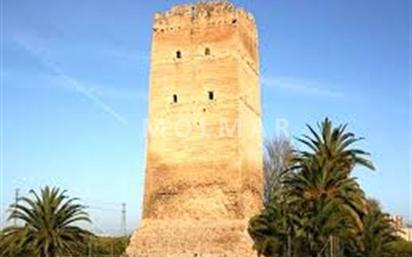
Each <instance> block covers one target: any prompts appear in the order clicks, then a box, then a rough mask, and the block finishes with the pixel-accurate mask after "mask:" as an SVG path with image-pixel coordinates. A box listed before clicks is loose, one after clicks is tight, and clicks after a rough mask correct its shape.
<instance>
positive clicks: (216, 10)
mask: <svg viewBox="0 0 412 257" xmlns="http://www.w3.org/2000/svg"><path fill="white" fill-rule="evenodd" d="M222 15H224V16H226V15H230V16H232V17H233V18H244V19H246V20H248V21H249V22H251V23H252V24H255V19H254V17H253V15H252V14H251V13H250V12H248V11H246V10H245V9H244V8H241V7H236V6H235V5H234V4H233V3H231V2H228V1H200V2H197V3H194V4H180V5H175V6H173V7H172V8H170V9H169V10H167V11H164V12H156V13H155V15H154V25H157V24H165V23H168V22H169V21H172V20H175V19H176V18H180V19H185V18H188V19H191V20H196V19H205V18H206V19H208V18H209V19H213V17H219V16H222Z"/></svg>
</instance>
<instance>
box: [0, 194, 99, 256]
mask: <svg viewBox="0 0 412 257" xmlns="http://www.w3.org/2000/svg"><path fill="white" fill-rule="evenodd" d="M30 194H31V196H32V197H31V198H30V197H22V198H20V199H19V201H18V202H17V203H16V204H13V205H11V210H12V211H11V214H10V216H9V220H15V219H16V220H19V221H21V223H22V224H23V226H10V227H7V228H5V229H4V230H3V231H2V234H1V242H0V250H1V252H2V253H3V254H4V255H5V256H18V254H21V252H30V253H32V256H33V255H35V256H39V257H56V256H57V255H58V254H72V253H74V252H76V251H78V250H79V249H80V248H81V246H83V245H84V244H86V241H87V240H88V238H89V237H90V236H91V235H92V234H91V233H90V232H88V231H86V230H84V229H81V228H80V227H78V226H76V225H75V224H76V223H78V222H90V219H89V217H88V214H87V213H86V212H85V206H83V205H81V204H78V203H76V202H77V201H78V199H77V198H69V197H68V196H67V194H66V191H61V190H60V189H59V188H55V187H53V188H50V187H48V186H46V187H45V188H43V189H41V191H40V195H39V194H37V193H36V192H35V191H33V190H31V191H30Z"/></svg>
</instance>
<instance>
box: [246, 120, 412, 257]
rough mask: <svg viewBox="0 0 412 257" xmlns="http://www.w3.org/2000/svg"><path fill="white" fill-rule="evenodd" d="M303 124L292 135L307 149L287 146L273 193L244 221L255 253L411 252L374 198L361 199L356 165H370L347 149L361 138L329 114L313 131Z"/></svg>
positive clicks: (324, 256) (330, 256)
mask: <svg viewBox="0 0 412 257" xmlns="http://www.w3.org/2000/svg"><path fill="white" fill-rule="evenodd" d="M307 128H308V130H309V133H310V134H309V135H304V136H303V137H302V138H300V139H298V140H299V142H301V143H302V144H303V145H304V146H306V148H307V150H304V151H292V157H287V158H288V159H287V160H285V161H283V163H286V166H285V167H284V170H283V171H278V172H277V174H279V176H278V177H277V181H278V182H277V183H273V184H272V185H273V186H274V187H276V188H272V189H271V192H277V193H276V194H272V195H271V198H270V199H266V204H265V208H264V209H263V210H262V212H261V213H260V214H259V215H257V216H255V217H253V218H251V219H250V221H249V229H248V230H249V234H250V236H251V237H252V239H253V241H254V248H255V249H256V251H257V252H258V255H259V256H260V255H264V256H279V257H283V256H285V257H286V256H287V257H292V256H293V257H343V256H348V257H386V256H388V257H389V256H391V257H395V256H399V257H400V256H412V255H411V254H412V252H411V251H410V248H411V246H410V244H408V243H406V242H405V241H403V240H402V239H400V238H399V237H398V236H396V232H397V231H396V230H395V229H394V228H393V226H392V224H391V223H390V221H389V219H388V216H387V215H386V214H385V213H383V212H382V211H381V209H380V207H379V205H378V204H377V203H376V201H373V200H367V198H366V196H365V193H364V192H363V190H362V189H361V187H360V185H359V184H358V183H357V180H356V178H355V177H353V174H352V172H353V170H354V168H355V167H356V166H359V165H361V166H364V167H366V168H368V169H371V170H373V169H374V167H373V165H372V163H371V161H370V160H369V159H368V158H367V157H368V153H366V152H364V151H362V150H360V149H357V148H353V145H354V144H355V143H356V142H358V141H359V140H361V138H357V137H355V135H354V134H353V133H350V132H347V131H346V125H339V126H337V127H333V124H332V122H331V121H330V120H329V119H325V120H324V121H323V122H322V123H320V124H318V131H316V130H315V129H314V128H312V127H311V126H307ZM275 143H276V142H275ZM272 148H273V147H272ZM272 153H273V152H272ZM266 158H269V159H270V158H275V159H279V158H285V155H283V154H279V153H278V154H274V155H272V156H271V155H267V156H266ZM265 162H268V161H267V160H266V161H265ZM269 162H270V161H269ZM276 162H279V161H278V160H277V161H276ZM266 178H267V177H266Z"/></svg>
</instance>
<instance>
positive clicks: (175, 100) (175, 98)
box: [173, 94, 177, 103]
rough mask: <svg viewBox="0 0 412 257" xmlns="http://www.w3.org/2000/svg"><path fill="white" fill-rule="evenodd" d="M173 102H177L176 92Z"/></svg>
mask: <svg viewBox="0 0 412 257" xmlns="http://www.w3.org/2000/svg"><path fill="white" fill-rule="evenodd" d="M173 102H174V103H177V95H176V94H174V95H173Z"/></svg>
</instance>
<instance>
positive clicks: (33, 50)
mask: <svg viewBox="0 0 412 257" xmlns="http://www.w3.org/2000/svg"><path fill="white" fill-rule="evenodd" d="M14 41H15V42H16V43H17V44H18V45H19V46H21V47H22V48H23V49H25V50H26V51H27V52H29V53H30V54H32V55H33V56H35V57H36V58H37V59H38V60H39V61H40V62H41V63H42V64H43V65H44V67H46V68H48V69H49V70H50V71H51V72H53V73H54V74H55V75H57V76H58V77H59V78H60V79H61V80H62V81H63V82H65V84H66V85H68V86H70V87H71V88H72V89H74V90H75V91H76V92H79V93H80V94H82V95H83V96H85V97H86V98H87V99H89V100H90V101H91V102H92V103H93V104H94V105H95V106H96V107H97V108H99V109H101V110H102V111H104V112H106V113H108V114H109V115H111V116H112V117H113V118H114V119H116V120H117V121H118V122H120V123H122V124H123V125H126V124H127V123H128V122H127V121H126V119H125V118H124V117H123V116H122V115H120V114H119V113H117V112H116V111H115V110H113V108H112V107H110V106H109V105H108V104H107V103H105V102H104V101H103V100H101V99H100V98H99V97H98V96H97V95H96V94H94V93H93V91H92V90H90V89H89V88H87V87H86V86H84V85H83V84H82V83H81V82H80V81H79V80H78V79H76V78H75V77H73V76H70V75H68V74H67V73H65V72H64V71H63V69H61V68H60V67H59V66H58V65H57V64H55V63H53V62H52V61H50V60H49V59H47V58H45V57H44V55H43V54H41V53H42V48H37V47H33V46H32V45H31V44H28V43H26V41H25V40H22V39H21V38H18V37H15V38H14ZM43 49H44V48H43Z"/></svg>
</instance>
